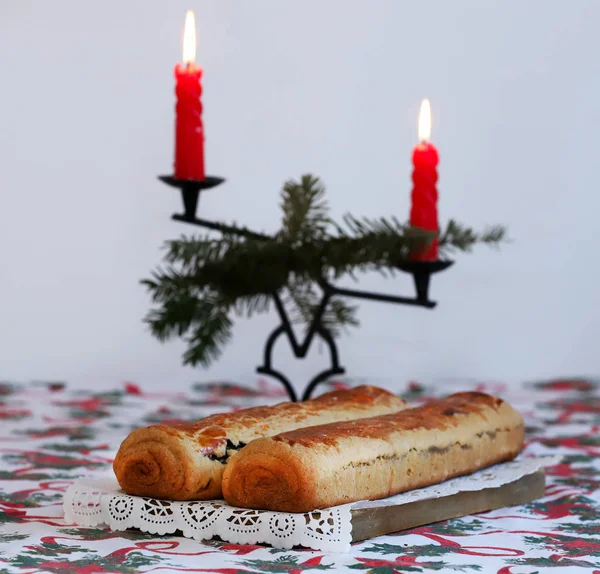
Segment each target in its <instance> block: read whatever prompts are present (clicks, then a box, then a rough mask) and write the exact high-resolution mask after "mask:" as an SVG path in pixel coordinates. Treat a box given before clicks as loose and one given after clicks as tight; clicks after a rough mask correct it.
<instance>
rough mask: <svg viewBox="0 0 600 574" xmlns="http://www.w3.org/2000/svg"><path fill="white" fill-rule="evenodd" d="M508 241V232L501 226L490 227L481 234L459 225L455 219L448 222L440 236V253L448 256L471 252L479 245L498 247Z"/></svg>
mask: <svg viewBox="0 0 600 574" xmlns="http://www.w3.org/2000/svg"><path fill="white" fill-rule="evenodd" d="M505 241H507V230H506V228H505V227H503V226H501V225H495V226H492V227H488V228H486V229H484V230H483V232H481V233H476V232H475V231H473V229H471V228H469V227H466V226H464V225H461V224H460V223H457V222H456V221H454V220H453V219H451V220H450V221H449V222H448V225H447V226H446V229H445V230H444V231H443V232H442V233H441V234H440V242H439V247H440V251H442V252H443V253H444V254H448V253H451V252H454V251H465V252H470V251H472V250H473V247H474V246H475V245H476V244H477V243H483V244H486V245H489V246H491V247H498V245H499V244H500V243H502V242H505Z"/></svg>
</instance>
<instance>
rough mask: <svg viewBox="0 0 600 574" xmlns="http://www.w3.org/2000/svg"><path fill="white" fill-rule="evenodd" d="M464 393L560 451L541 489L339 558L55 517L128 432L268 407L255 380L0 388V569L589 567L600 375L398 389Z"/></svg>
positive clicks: (597, 504) (598, 495)
mask: <svg viewBox="0 0 600 574" xmlns="http://www.w3.org/2000/svg"><path fill="white" fill-rule="evenodd" d="M347 382H348V383H350V384H355V383H356V384H358V383H364V382H365V381H364V380H361V381H354V382H353V381H347ZM341 384H342V383H333V385H334V386H337V385H341ZM387 386H388V388H389V385H387ZM473 389H476V390H480V391H486V392H490V393H493V394H497V395H499V396H502V397H503V398H505V399H506V400H508V401H509V402H510V403H511V404H512V405H513V406H514V407H516V408H517V409H518V410H519V411H520V412H521V413H522V414H523V416H524V418H525V420H526V423H527V448H526V452H527V453H528V454H536V455H548V454H560V455H562V456H563V459H562V462H561V463H560V464H558V465H556V466H553V467H550V468H549V469H548V475H549V476H548V487H547V494H546V497H545V498H543V499H541V500H538V501H536V502H533V503H530V504H527V505H525V506H520V507H512V508H505V509H500V510H495V511H492V512H487V513H483V514H479V515H476V516H468V517H464V518H460V519H455V520H450V521H446V522H442V523H439V524H434V525H430V526H425V527H421V528H416V529H413V530H410V531H406V532H403V533H398V534H395V535H389V536H381V537H379V538H375V539H372V540H368V541H365V542H361V543H358V544H354V545H353V546H352V551H351V553H350V554H323V553H319V552H313V551H308V550H297V551H290V550H275V549H272V548H267V547H263V546H255V545H235V544H229V543H225V542H221V541H218V540H213V541H208V542H204V543H198V542H195V541H193V540H188V539H185V538H182V537H178V536H165V537H159V536H155V535H151V534H145V533H143V532H139V531H127V532H111V531H110V530H108V529H105V528H81V527H77V526H75V525H72V524H68V523H66V522H65V521H64V519H63V518H62V507H61V502H62V495H63V492H64V491H65V489H66V488H67V487H68V486H69V485H70V484H72V482H73V480H74V479H75V478H77V477H79V476H82V475H84V474H87V473H94V472H98V471H100V470H105V469H106V468H109V465H110V463H111V461H112V458H113V456H114V454H115V452H116V449H117V448H118V446H119V444H120V442H121V440H122V439H123V438H124V437H125V435H126V434H127V433H128V432H129V431H130V430H131V429H132V428H134V427H136V426H140V425H148V424H152V423H157V422H160V421H175V420H195V419H197V418H200V417H202V416H205V415H208V414H212V413H214V412H219V411H222V410H225V409H236V408H240V407H245V406H252V405H257V404H268V403H275V402H279V401H281V400H283V399H284V396H283V394H282V393H281V391H280V390H279V388H278V387H275V386H271V385H269V384H267V383H265V382H264V381H257V384H256V385H253V386H247V387H245V386H238V385H232V384H223V383H213V384H197V385H193V386H192V387H190V388H189V389H185V390H182V391H181V392H174V391H169V392H152V391H145V390H144V388H143V387H140V386H139V385H136V384H133V383H126V384H123V385H121V386H120V387H118V388H114V389H113V390H107V391H102V392H95V391H82V390H76V389H70V388H69V386H68V385H64V384H63V383H52V382H43V383H30V384H11V383H0V572H1V573H4V572H53V573H94V572H151V571H163V572H215V573H221V574H236V573H246V572H248V573H250V572H252V573H263V572H291V573H296V574H297V573H300V572H317V571H329V572H343V571H347V572H361V571H362V572H366V573H371V574H387V573H392V572H396V573H408V572H430V571H431V572H434V571H435V572H467V573H468V572H482V573H484V574H486V573H498V574H533V573H536V572H550V571H552V572H556V573H561V574H562V573H565V574H568V573H569V572H589V573H595V574H600V459H599V458H598V455H600V433H599V430H600V381H596V380H554V381H547V382H532V383H529V384H524V385H520V386H516V387H505V386H503V385H498V384H489V385H486V384H474V383H462V384H461V383H444V384H439V385H436V386H435V387H433V386H425V385H420V384H417V383H410V384H407V385H401V386H400V385H399V386H398V388H397V390H398V392H399V393H400V394H401V395H402V396H404V397H405V398H407V399H408V400H410V401H414V402H415V403H419V402H421V401H423V400H425V399H427V398H429V397H433V396H439V395H443V394H448V393H451V392H454V391H456V390H473Z"/></svg>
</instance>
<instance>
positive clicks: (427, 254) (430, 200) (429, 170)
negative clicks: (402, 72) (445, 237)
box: [410, 100, 439, 261]
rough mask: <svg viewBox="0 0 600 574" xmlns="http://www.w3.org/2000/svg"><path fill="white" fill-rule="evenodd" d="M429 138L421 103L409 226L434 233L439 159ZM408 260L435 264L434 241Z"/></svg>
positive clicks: (428, 110)
mask: <svg viewBox="0 0 600 574" xmlns="http://www.w3.org/2000/svg"><path fill="white" fill-rule="evenodd" d="M430 136H431V106H430V104H429V100H423V102H422V103H421V111H420V113H419V140H420V142H419V143H418V144H417V145H416V146H415V149H414V150H413V156H412V161H413V165H414V170H413V174H412V180H413V188H412V192H411V200H412V206H411V210H410V224H411V226H413V227H420V228H423V229H427V230H429V231H438V230H439V225H438V214H437V200H438V192H437V188H436V183H437V180H438V173H437V164H438V161H439V156H438V152H437V149H436V148H435V146H434V145H433V144H432V143H430V142H429V137H430ZM410 258H411V259H413V260H420V261H437V259H438V240H437V238H436V239H435V240H434V241H433V242H432V243H431V244H430V245H429V246H428V247H427V248H425V250H420V251H418V252H415V253H411V257H410Z"/></svg>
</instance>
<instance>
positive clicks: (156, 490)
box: [113, 386, 408, 500]
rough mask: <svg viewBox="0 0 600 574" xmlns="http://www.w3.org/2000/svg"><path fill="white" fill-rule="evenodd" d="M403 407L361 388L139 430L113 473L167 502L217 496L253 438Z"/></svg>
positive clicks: (129, 489)
mask: <svg viewBox="0 0 600 574" xmlns="http://www.w3.org/2000/svg"><path fill="white" fill-rule="evenodd" d="M405 408H408V404H407V403H406V402H405V401H403V400H402V399H401V398H399V397H397V396H396V395H394V394H392V393H390V392H388V391H385V390H383V389H379V388H377V387H370V386H360V387H356V388H353V389H348V390H341V391H333V392H330V393H326V394H324V395H321V396H320V397H317V398H316V399H312V400H308V401H305V402H301V403H280V404H278V405H274V406H270V407H256V408H249V409H244V410H240V411H237V412H234V413H226V414H216V415H211V416H209V417H206V418H204V419H201V420H199V421H197V422H195V423H187V424H174V425H166V424H163V425H154V426H150V427H146V428H139V429H136V430H134V431H132V432H131V433H130V434H129V436H128V437H127V438H126V439H125V440H124V441H123V443H122V444H121V446H120V448H119V451H118V452H117V455H116V458H115V460H114V463H113V469H114V472H115V475H116V477H117V480H118V481H119V484H120V485H121V488H122V489H123V490H124V491H125V492H126V493H127V494H133V495H139V496H148V497H152V498H163V499H169V500H211V499H215V498H221V476H222V474H223V469H224V468H225V465H226V464H227V462H228V461H229V457H230V456H231V455H232V454H233V453H235V452H236V451H237V450H238V449H240V448H242V447H243V446H244V445H245V444H246V443H249V442H250V441H252V440H254V439H256V438H259V437H264V436H271V435H274V434H278V433H281V432H285V431H290V430H294V429H297V428H300V427H304V426H310V425H318V424H324V423H329V422H335V421H346V420H351V419H358V418H361V417H372V416H376V415H381V414H386V413H392V412H396V411H399V410H401V409H405Z"/></svg>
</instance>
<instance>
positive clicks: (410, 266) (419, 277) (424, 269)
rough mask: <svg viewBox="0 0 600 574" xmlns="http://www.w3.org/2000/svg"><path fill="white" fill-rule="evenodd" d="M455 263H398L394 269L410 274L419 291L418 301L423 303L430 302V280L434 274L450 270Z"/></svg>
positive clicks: (448, 261)
mask: <svg viewBox="0 0 600 574" xmlns="http://www.w3.org/2000/svg"><path fill="white" fill-rule="evenodd" d="M453 264H454V261H450V260H446V261H441V260H440V261H410V260H406V261H405V260H403V261H398V262H397V263H396V264H395V265H394V267H396V269H399V270H400V271H404V272H405V273H410V274H412V276H413V279H414V281H415V289H416V291H417V301H420V302H421V303H428V302H429V279H430V278H431V276H432V275H433V274H434V273H439V272H440V271H444V270H445V269H448V267H450V266H451V265H453Z"/></svg>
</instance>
